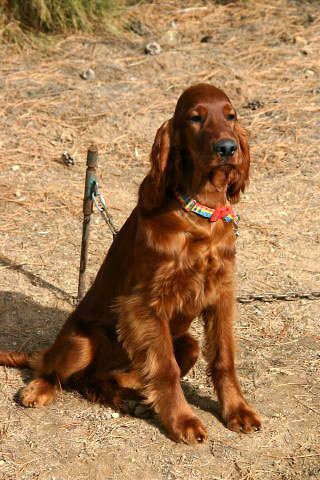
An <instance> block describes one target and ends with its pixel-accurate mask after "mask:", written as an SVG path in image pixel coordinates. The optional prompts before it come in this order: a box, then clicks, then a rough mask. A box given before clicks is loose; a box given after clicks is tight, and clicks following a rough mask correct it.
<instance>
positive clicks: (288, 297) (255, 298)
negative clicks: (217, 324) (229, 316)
mask: <svg viewBox="0 0 320 480" xmlns="http://www.w3.org/2000/svg"><path fill="white" fill-rule="evenodd" d="M319 298H320V292H318V291H313V292H287V293H261V294H257V295H252V294H251V295H250V294H249V295H241V296H239V297H237V302H239V303H253V302H266V303H267V302H276V301H278V302H282V301H286V302H292V301H293V300H299V299H305V300H317V299H319Z"/></svg>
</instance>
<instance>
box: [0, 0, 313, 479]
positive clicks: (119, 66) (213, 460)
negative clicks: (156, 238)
mask: <svg viewBox="0 0 320 480" xmlns="http://www.w3.org/2000/svg"><path fill="white" fill-rule="evenodd" d="M319 18H320V5H319V3H318V2H316V1H315V2H303V1H298V0H297V1H294V0H292V1H289V0H287V1H282V0H270V1H269V2H262V1H252V0H248V1H246V2H228V1H217V2H216V3H213V2H209V1H207V2H205V1H204V2H202V3H201V2H200V1H199V2H182V1H181V2H178V1H168V2H157V3H153V4H151V5H150V4H149V5H140V6H135V7H131V8H130V9H127V10H124V11H123V12H122V13H121V15H120V16H119V17H117V18H116V20H115V23H116V25H118V32H121V33H117V32H115V33H114V32H112V33H110V34H105V35H103V36H93V35H86V34H81V35H80V34H79V35H72V36H66V37H58V38H54V39H52V40H51V41H50V42H49V43H48V44H45V45H44V44H43V43H42V44H40V45H37V46H35V44H34V45H32V44H30V46H29V47H28V48H27V47H26V48H25V49H23V50H19V48H17V47H14V46H8V45H1V46H0V55H1V57H0V58H1V66H0V71H1V77H0V95H1V110H2V112H3V113H2V115H1V118H0V128H1V134H0V142H1V151H0V172H1V177H0V188H1V189H0V252H1V253H0V290H1V291H0V322H1V323H0V325H1V327H0V328H1V341H0V346H1V348H12V347H14V348H15V349H33V348H35V349H36V348H39V347H44V346H46V345H49V344H50V342H51V341H52V340H53V338H54V336H55V334H56V333H57V331H58V330H59V327H60V326H61V324H62V323H63V321H64V319H65V318H66V315H67V314H68V312H70V311H71V309H72V304H71V300H72V296H75V295H76V292H77V276H78V265H79V246H80V240H81V228H82V227H81V225H82V213H81V208H82V195H83V179H84V172H85V155H86V149H87V147H88V145H89V144H90V142H91V141H95V142H96V143H97V144H98V147H99V152H100V169H99V178H100V185H101V189H102V191H103V193H104V194H105V196H106V198H107V201H108V204H109V205H110V210H111V212H112V214H113V216H114V219H115V222H116V224H117V225H118V226H120V225H121V224H122V223H123V221H124V220H125V218H126V217H127V215H128V213H129V212H130V210H131V209H132V207H133V206H134V205H135V201H136V194H137V188H138V185H139V183H140V182H141V180H142V178H143V176H144V174H145V172H146V170H147V168H148V155H149V152H150V148H151V145H152V142H153V138H154V135H155V132H156V129H157V128H158V127H159V125H160V124H161V123H162V121H164V120H165V119H167V118H169V117H170V116H171V115H172V112H173V108H174V106H175V102H176V99H177V97H178V96H179V94H180V93H181V91H182V90H183V89H184V88H185V87H187V86H189V85H190V84H192V83H196V82H199V81H201V82H203V81H206V82H210V83H212V84H215V85H217V86H219V87H222V88H223V89H224V90H225V91H226V92H227V93H228V94H229V96H230V97H231V99H232V101H233V102H234V104H235V106H236V108H237V110H238V113H239V115H240V118H241V121H242V123H243V125H245V126H246V127H247V128H248V130H249V131H250V133H251V148H252V156H253V168H252V175H251V184H250V188H249V189H248V191H247V192H246V193H245V195H243V197H242V201H241V203H240V205H239V206H238V208H237V210H238V212H239V213H240V216H241V223H240V233H241V234H240V238H239V241H238V290H239V294H240V293H241V294H245V293H255V294H256V293H260V292H290V291H297V290H298V291H311V290H318V291H319V290H320V283H319V255H320V248H319V242H320V233H319V184H320V182H319V173H320V171H319V160H318V149H319V140H320V135H319V105H320V98H319V97H320V88H319V76H320V75H319V74H320V66H319V32H320V22H319ZM120 25H121V26H122V28H123V26H126V28H125V29H124V30H123V29H120ZM154 40H155V41H157V42H159V43H160V45H161V47H162V52H161V54H160V55H158V56H150V55H146V54H145V53H144V46H145V44H146V43H147V42H148V41H154ZM88 68H92V69H93V70H94V71H95V78H94V79H93V80H83V79H81V78H80V75H79V74H80V73H81V72H82V71H83V70H86V69H88ZM317 114H318V115H317ZM64 151H68V152H69V153H70V154H72V155H73V156H74V158H75V165H73V166H69V167H67V166H65V165H64V164H63V163H62V161H61V154H62V153H63V152H64ZM110 242H111V235H110V233H109V231H108V230H107V228H106V227H105V225H104V223H103V220H102V219H100V218H99V216H98V214H97V213H95V215H94V218H93V223H92V231H91V241H90V248H89V281H90V279H92V277H93V276H94V274H95V272H96V271H97V269H98V267H99V265H100V263H101V261H102V258H103V257H104V255H105V252H106V251H107V249H108V247H109V245H110ZM194 330H195V332H196V333H197V334H198V335H199V336H201V333H202V332H201V325H200V323H196V324H195V326H194ZM236 332H237V338H238V371H239V376H240V380H241V384H242V386H243V389H244V391H245V394H246V396H247V397H248V399H249V400H250V402H251V403H252V404H253V405H255V406H256V408H257V409H258V411H259V412H260V413H261V416H262V418H263V430H262V431H261V432H258V433H255V434H252V435H243V434H236V433H233V432H230V431H228V430H227V429H226V428H225V427H224V425H223V424H222V423H221V420H220V418H219V415H218V410H217V403H216V397H215V394H214V392H213V389H212V386H211V385H210V382H209V380H208V379H207V377H206V375H205V365H204V362H203V360H200V361H199V362H198V364H197V366H196V367H195V368H194V369H193V371H192V372H191V374H190V375H189V376H188V377H187V379H186V380H185V381H184V382H183V386H184V390H185V392H186V395H187V397H188V399H189V401H190V402H191V404H192V405H193V406H194V409H195V410H196V412H197V414H198V415H199V417H200V418H201V419H202V421H203V422H204V423H205V424H206V425H207V427H208V431H209V440H208V442H207V443H206V444H204V445H201V446H195V447H190V446H186V445H179V444H175V443H173V442H172V441H170V440H169V439H168V438H167V437H166V435H165V432H164V431H163V429H162V428H161V426H160V425H159V423H158V421H157V418H156V417H155V416H154V415H150V416H149V417H148V418H139V417H137V416H135V415H132V414H131V415H130V414H128V415H118V414H114V413H113V412H112V411H111V410H110V409H108V408H106V407H103V406H98V405H95V404H90V403H88V402H87V401H86V400H84V399H82V398H81V397H80V396H79V395H78V394H76V393H74V392H70V391H69V392H63V393H62V394H61V395H60V396H59V398H58V401H57V402H56V403H55V404H54V405H52V406H50V407H48V408H45V409H40V410H32V409H25V408H22V407H21V406H19V405H18V403H17V402H16V392H17V391H18V390H19V389H20V388H21V387H22V386H23V385H24V383H25V381H26V380H27V379H28V378H29V372H27V371H19V370H14V369H9V368H3V367H0V386H1V387H0V407H1V408H0V442H1V443H0V478H1V479H4V480H13V479H41V480H42V479H48V480H49V479H50V480H58V479H59V480H62V479H63V480H67V479H79V480H82V479H90V480H91V479H92V480H95V479H97V480H100V479H110V480H111V479H124V480H127V479H130V480H133V479H139V480H158V479H165V480H176V479H177V480H178V479H186V478H188V479H189V478H190V479H195V480H200V479H201V480H202V479H209V480H214V479H215V480H218V479H219V480H222V479H223V480H229V479H242V480H262V479H263V480H269V479H285V480H287V479H317V478H320V466H319V459H320V450H319V423H320V422H319V415H320V407H319V338H320V337H319V301H318V300H314V301H308V300H298V301H294V302H274V303H251V304H247V305H239V318H238V319H237V321H236Z"/></svg>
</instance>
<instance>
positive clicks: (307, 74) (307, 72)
mask: <svg viewBox="0 0 320 480" xmlns="http://www.w3.org/2000/svg"><path fill="white" fill-rule="evenodd" d="M314 74H315V72H314V71H313V70H306V76H307V77H313V76H314Z"/></svg>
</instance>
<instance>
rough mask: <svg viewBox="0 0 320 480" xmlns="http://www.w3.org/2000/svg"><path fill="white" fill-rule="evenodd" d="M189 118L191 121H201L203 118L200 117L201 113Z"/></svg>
mask: <svg viewBox="0 0 320 480" xmlns="http://www.w3.org/2000/svg"><path fill="white" fill-rule="evenodd" d="M190 120H191V122H194V123H201V122H202V120H203V118H202V116H201V115H192V117H191V118H190Z"/></svg>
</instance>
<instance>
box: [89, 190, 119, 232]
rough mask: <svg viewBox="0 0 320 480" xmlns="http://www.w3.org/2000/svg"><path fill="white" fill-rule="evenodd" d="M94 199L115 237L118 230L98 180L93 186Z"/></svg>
mask: <svg viewBox="0 0 320 480" xmlns="http://www.w3.org/2000/svg"><path fill="white" fill-rule="evenodd" d="M92 200H93V202H94V204H95V206H96V207H97V209H98V211H99V213H100V215H101V216H102V218H103V219H104V221H105V222H106V224H107V225H108V227H109V230H110V231H111V233H112V236H113V238H115V237H116V236H117V234H118V230H117V228H116V227H115V225H114V223H113V219H112V216H111V214H110V213H109V212H108V209H107V205H106V201H105V199H104V197H103V196H102V194H101V193H100V191H99V186H98V184H97V182H95V184H94V187H93V191H92Z"/></svg>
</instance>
